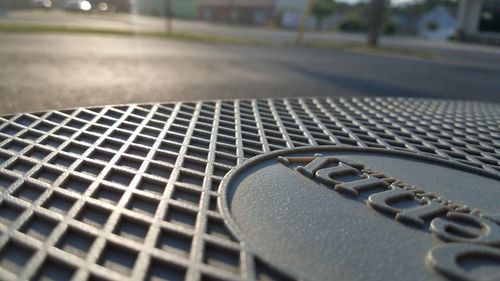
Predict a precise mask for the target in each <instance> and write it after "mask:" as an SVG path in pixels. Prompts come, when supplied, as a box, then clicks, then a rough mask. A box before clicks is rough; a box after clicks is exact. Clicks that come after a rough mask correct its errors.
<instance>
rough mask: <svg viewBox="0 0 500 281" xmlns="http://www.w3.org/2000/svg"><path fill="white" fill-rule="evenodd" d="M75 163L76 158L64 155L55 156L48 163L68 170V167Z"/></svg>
mask: <svg viewBox="0 0 500 281" xmlns="http://www.w3.org/2000/svg"><path fill="white" fill-rule="evenodd" d="M75 161H76V158H74V157H71V156H68V155H64V154H57V155H56V156H54V157H53V158H52V159H50V161H49V163H51V164H54V165H57V166H61V167H64V168H69V166H71V164H73V162H75Z"/></svg>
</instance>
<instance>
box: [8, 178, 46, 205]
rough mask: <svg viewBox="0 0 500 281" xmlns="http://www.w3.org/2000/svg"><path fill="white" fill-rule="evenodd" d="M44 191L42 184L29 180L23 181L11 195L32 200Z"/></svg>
mask: <svg viewBox="0 0 500 281" xmlns="http://www.w3.org/2000/svg"><path fill="white" fill-rule="evenodd" d="M44 191H45V188H44V187H42V186H39V185H36V184H33V183H30V182H24V183H23V184H22V185H21V186H19V187H18V188H17V189H16V191H15V192H14V194H13V195H14V196H15V197H17V198H19V199H22V200H25V201H28V202H33V201H35V200H36V199H38V197H40V195H42V193H43V192H44Z"/></svg>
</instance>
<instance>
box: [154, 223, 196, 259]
mask: <svg viewBox="0 0 500 281" xmlns="http://www.w3.org/2000/svg"><path fill="white" fill-rule="evenodd" d="M191 241H192V237H190V236H188V235H186V234H182V233H179V232H176V231H173V230H169V229H162V230H161V232H160V235H159V236H158V240H157V241H156V247H157V248H158V249H160V250H163V251H166V252H169V253H174V254H177V255H180V256H183V257H186V258H188V257H189V253H190V252H191Z"/></svg>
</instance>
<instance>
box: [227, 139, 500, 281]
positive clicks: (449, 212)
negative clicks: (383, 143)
mask: <svg viewBox="0 0 500 281" xmlns="http://www.w3.org/2000/svg"><path fill="white" fill-rule="evenodd" d="M499 186H500V180H499V177H498V176H497V175H494V174H490V173H487V172H485V171H483V170H480V169H475V168H471V167H467V166H465V165H461V164H456V163H451V162H449V161H445V160H441V159H437V158H431V157H425V156H420V155H416V154H412V153H406V152H396V151H389V150H382V149H366V148H345V147H344V148H342V147H312V148H311V147H310V148H298V149H288V150H282V151H278V152H274V153H270V154H265V155H262V156H258V157H255V158H252V159H251V160H248V161H247V162H245V164H243V165H242V166H240V167H239V168H236V169H234V170H232V171H231V172H230V173H229V174H228V175H226V177H225V178H224V180H223V182H222V193H223V195H222V197H221V201H220V202H221V209H222V212H223V214H224V215H225V219H226V223H227V224H228V225H229V226H230V227H231V229H232V231H233V232H234V233H235V234H236V236H237V237H239V238H240V239H241V240H242V241H244V242H245V243H247V246H248V248H249V249H250V251H253V252H255V253H256V254H257V255H258V256H259V257H261V258H262V259H263V260H265V261H267V262H269V263H271V264H272V265H274V266H276V267H278V268H280V269H281V270H282V271H283V272H287V273H289V274H290V275H292V276H293V277H295V278H297V279H305V280H393V279H397V280H402V279H412V280H442V277H443V276H451V277H454V278H455V277H456V278H461V279H464V280H479V279H481V278H487V277H488V276H489V278H491V277H492V276H491V275H492V274H493V275H494V274H497V275H496V278H498V277H500V275H498V267H496V268H495V267H492V268H489V269H488V268H487V267H486V268H487V269H484V266H486V265H490V263H493V264H494V263H495V262H500V256H499V255H498V252H499V250H497V249H496V248H494V247H496V246H498V244H499V242H500V226H499V225H498V224H497V223H498V221H497V222H495V220H496V219H498V218H497V217H496V216H494V215H491V214H500V204H498V198H500V189H499ZM483 247H484V248H483ZM485 249H486V250H485ZM459 259H460V260H459ZM483 265H484V266H483ZM471 268H472V269H475V268H479V269H478V270H471ZM492 280H493V279H492Z"/></svg>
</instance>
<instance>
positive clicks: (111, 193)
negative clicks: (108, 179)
mask: <svg viewBox="0 0 500 281" xmlns="http://www.w3.org/2000/svg"><path fill="white" fill-rule="evenodd" d="M123 192H124V190H122V189H119V188H115V187H112V186H109V185H106V184H101V185H99V187H98V188H97V189H96V190H95V191H94V193H93V194H92V198H95V199H97V200H100V201H104V202H107V203H110V204H112V205H116V204H117V203H118V201H120V198H121V197H122V195H123Z"/></svg>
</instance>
